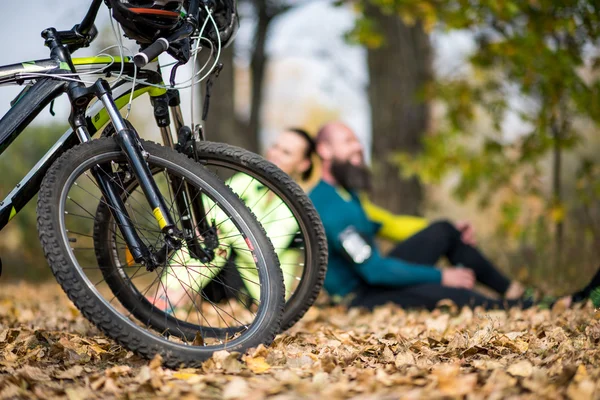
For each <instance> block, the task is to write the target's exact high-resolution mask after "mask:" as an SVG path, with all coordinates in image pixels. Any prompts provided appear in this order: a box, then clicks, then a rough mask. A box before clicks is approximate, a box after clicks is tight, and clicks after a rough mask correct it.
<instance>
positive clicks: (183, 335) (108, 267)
mask: <svg viewBox="0 0 600 400" xmlns="http://www.w3.org/2000/svg"><path fill="white" fill-rule="evenodd" d="M101 5H102V0H93V1H92V4H91V6H90V9H89V10H88V12H87V14H86V16H85V18H84V19H83V21H82V22H81V23H80V24H78V25H76V26H75V27H73V29H71V30H69V31H57V30H56V29H54V28H48V29H46V30H44V31H43V32H42V37H43V38H44V40H45V44H46V46H47V47H49V49H50V58H49V59H46V60H40V61H35V62H26V63H21V64H15V65H9V66H3V67H0V84H15V83H16V84H26V86H25V89H24V90H23V91H22V92H21V93H20V94H19V96H18V97H17V98H16V99H15V101H14V102H13V104H12V108H11V109H10V110H9V111H8V112H7V113H6V115H5V116H4V117H3V118H2V119H1V120H0V153H3V152H4V151H5V150H6V149H7V148H8V147H9V146H10V144H11V143H12V142H13V141H14V140H15V139H16V137H17V136H18V135H19V134H20V133H21V132H22V131H23V130H24V129H25V127H26V126H28V125H29V124H30V123H31V121H33V119H34V118H35V117H36V116H37V115H38V114H39V113H40V112H41V110H43V109H44V108H45V107H46V106H48V105H49V104H50V103H51V102H52V101H53V100H54V99H55V98H57V97H58V96H60V95H62V94H65V93H66V94H67V95H68V97H69V100H70V103H71V115H70V117H69V124H70V126H71V129H69V130H68V131H67V132H66V133H65V134H64V135H63V136H62V137H61V138H60V139H59V140H58V141H57V142H56V144H55V145H54V146H52V148H51V149H50V150H49V151H48V153H47V154H46V155H45V156H44V157H43V158H42V159H41V160H39V162H38V163H37V164H36V165H35V166H34V168H33V169H32V170H31V171H30V172H29V173H28V174H27V175H26V176H25V177H24V178H23V180H22V181H21V182H20V183H19V184H18V185H17V186H16V187H15V188H14V189H13V190H12V191H11V192H10V193H9V194H8V196H7V197H6V199H5V200H4V201H2V202H1V203H0V229H1V228H3V227H4V226H5V225H6V224H7V223H8V222H9V220H10V219H12V218H13V217H14V216H15V215H16V214H17V213H18V211H19V210H21V209H22V208H23V207H24V206H25V204H27V203H28V202H29V201H30V200H31V199H32V198H33V197H34V196H35V194H36V193H37V192H38V191H39V196H38V204H37V213H38V231H39V237H40V241H41V244H42V248H43V250H44V254H45V256H46V259H47V260H48V263H49V265H50V267H51V269H52V272H53V274H54V275H55V277H56V279H57V281H58V282H59V284H60V285H61V287H62V288H63V290H64V291H65V292H66V294H67V295H68V297H69V298H70V299H71V301H72V302H73V303H74V304H75V306H76V307H77V308H79V309H80V310H81V312H82V314H83V315H84V316H85V317H86V318H87V319H88V320H90V321H91V322H92V323H93V324H95V325H96V326H97V327H98V328H99V329H100V330H102V331H103V332H104V333H106V334H107V335H108V336H110V337H111V338H113V339H115V340H116V341H117V342H119V343H120V344H122V345H123V346H125V347H127V348H128V349H131V350H133V351H135V352H137V353H138V354H141V355H143V356H145V357H153V356H154V355H155V354H161V355H162V356H163V359H164V362H165V365H167V366H170V367H176V366H179V365H198V364H199V363H200V362H201V361H202V360H204V359H206V358H208V357H210V356H211V355H212V354H213V353H214V351H216V350H220V349H228V350H230V351H244V350H245V349H248V348H250V347H254V346H257V345H258V344H261V343H267V344H268V343H270V342H271V341H272V340H273V338H274V336H275V334H276V333H277V332H278V329H279V327H280V321H281V316H282V311H283V306H284V290H283V284H282V282H283V276H282V271H281V268H280V266H279V263H278V259H277V256H276V254H275V251H274V248H273V245H272V243H271V242H270V241H269V239H268V238H267V236H266V234H265V232H264V229H263V228H262V226H261V225H260V223H259V222H258V221H257V220H256V219H255V218H254V216H253V215H252V212H251V211H250V210H249V209H248V208H247V207H246V206H245V204H244V203H243V202H242V201H241V200H240V198H239V197H238V196H237V195H236V194H235V193H233V191H232V190H231V189H230V188H229V187H228V186H227V185H225V184H224V183H223V181H222V180H221V179H220V178H219V177H217V176H216V175H214V174H213V173H211V172H210V171H209V170H207V169H206V168H205V167H204V166H202V165H201V163H199V162H196V161H195V160H192V159H190V158H189V157H187V156H186V155H184V154H182V153H180V152H177V151H175V150H174V149H172V148H169V147H165V146H159V145H156V144H154V143H150V142H146V141H144V140H142V139H141V138H140V137H139V135H138V133H137V131H136V130H135V129H134V128H133V126H132V125H131V124H129V123H128V121H127V120H126V119H125V118H123V116H122V115H121V114H120V112H119V108H121V107H122V106H123V105H124V104H125V103H126V101H125V100H124V98H123V97H122V96H121V95H120V93H119V90H120V87H119V82H116V84H113V85H112V87H111V85H110V84H109V82H108V80H107V79H104V78H99V79H97V80H95V81H94V82H93V83H92V84H91V85H86V84H85V83H84V82H83V80H82V77H84V76H92V75H93V74H88V73H87V72H85V71H84V70H85V67H84V65H85V64H86V63H87V62H89V61H90V60H85V59H84V60H77V59H72V58H71V53H73V52H74V51H76V50H78V49H79V48H81V47H85V46H88V45H89V44H90V43H91V42H92V41H93V40H94V38H95V37H96V35H97V30H96V29H95V27H94V21H95V18H96V16H97V13H98V10H99V8H100V6H101ZM199 10H200V5H199V2H198V1H194V0H192V1H190V6H189V8H188V15H187V16H185V17H184V18H183V19H182V22H181V29H185V30H186V31H189V32H193V31H195V30H196V29H197V28H196V25H197V24H196V21H195V20H194V19H195V16H196V15H198V14H199ZM207 11H209V10H208V8H207ZM153 49H154V50H153ZM146 50H147V52H146V53H145V54H148V55H151V53H150V52H152V51H154V52H157V50H156V46H154V47H152V46H150V47H148V48H147V49H146ZM156 55H158V54H156ZM153 58H154V57H150V59H153ZM95 61H98V60H95ZM95 61H94V62H95ZM76 66H77V67H76ZM78 66H81V67H82V68H78ZM132 66H133V65H131V67H132ZM124 68H130V66H125V67H124ZM132 73H133V74H134V75H135V74H136V72H135V70H134V71H132ZM143 75H144V73H143V72H142V71H140V77H141V78H143ZM147 78H148V79H152V76H150V75H148V77H147ZM140 92H150V93H151V95H152V94H154V95H156V96H157V97H160V96H162V95H164V94H165V93H166V91H165V90H164V89H161V88H159V87H154V86H146V87H144V88H143V89H142V90H138V91H136V93H137V94H140ZM105 123H109V124H110V125H109V126H110V127H111V129H112V134H110V135H108V134H107V135H104V136H105V137H101V138H98V139H95V140H92V136H93V135H94V134H95V133H96V131H97V127H99V126H102V125H103V124H105ZM97 213H100V214H102V215H103V218H104V219H103V220H102V221H104V222H103V223H99V222H98V218H97V217H96V214H97ZM107 249H108V250H110V251H111V255H112V256H114V257H117V258H118V257H123V258H120V260H122V261H123V264H121V267H119V268H116V269H115V264H114V263H113V264H110V263H108V264H103V263H102V260H103V257H105V256H106V254H107ZM234 249H235V250H236V251H237V252H242V253H245V254H248V255H249V257H246V258H245V264H244V265H243V267H241V268H240V269H241V271H242V277H243V278H244V279H246V281H245V284H246V286H251V287H252V292H253V295H252V296H246V300H245V302H244V304H242V303H241V302H239V301H235V299H233V300H232V299H225V300H223V301H218V302H217V301H212V300H210V299H209V298H207V297H206V296H205V295H204V294H203V293H202V291H201V290H198V288H195V284H192V282H195V281H196V279H200V280H201V281H208V280H213V278H214V277H215V276H217V274H218V272H219V271H220V270H221V269H222V266H223V265H224V264H225V263H226V262H227V261H228V260H229V258H230V257H229V255H230V254H231V253H232V252H233V250H234ZM181 258H185V259H186V260H193V262H194V264H195V265H194V266H193V267H186V266H185V265H184V264H183V263H181V262H180V263H178V260H180V259H181ZM177 268H179V269H182V270H185V271H186V272H185V274H187V276H188V278H187V279H185V280H182V279H181V278H180V277H179V274H176V273H175V272H174V271H176V270H177ZM165 276H166V278H165ZM126 277H128V278H126ZM134 278H135V279H136V280H137V284H134ZM173 280H176V281H177V283H178V284H180V285H181V284H184V283H185V284H187V285H188V289H189V292H187V291H186V293H185V294H184V295H183V296H184V297H186V309H185V310H177V311H174V312H165V308H163V307H159V306H158V305H157V300H158V298H159V297H160V295H161V293H162V292H161V289H160V288H157V287H156V286H157V283H158V285H159V286H160V285H163V286H166V285H169V284H170V282H171V281H173ZM180 300H181V299H180ZM166 301H167V302H169V303H170V300H169V299H166ZM174 306H176V304H169V307H170V310H174V309H175V308H176V307H174Z"/></svg>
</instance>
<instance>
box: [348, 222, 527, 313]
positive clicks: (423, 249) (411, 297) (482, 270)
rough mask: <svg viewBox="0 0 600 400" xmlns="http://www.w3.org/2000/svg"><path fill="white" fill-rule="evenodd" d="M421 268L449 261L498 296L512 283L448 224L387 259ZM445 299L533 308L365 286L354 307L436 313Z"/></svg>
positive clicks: (450, 293)
mask: <svg viewBox="0 0 600 400" xmlns="http://www.w3.org/2000/svg"><path fill="white" fill-rule="evenodd" d="M388 257H393V258H398V259H401V260H404V261H408V262H413V263H418V264H430V265H433V264H435V263H436V262H437V261H438V260H439V259H440V258H442V257H446V258H447V259H448V261H450V263H451V264H452V265H453V266H458V265H462V266H464V267H466V268H470V269H472V270H473V271H474V272H475V277H476V279H477V281H478V282H479V283H482V284H484V285H486V286H488V287H490V288H491V289H493V290H494V291H496V292H498V293H499V294H501V295H502V294H504V293H505V292H506V290H507V289H508V287H509V285H510V280H509V279H508V278H507V277H506V276H504V275H503V274H502V273H501V272H500V271H498V269H497V268H496V267H495V266H494V265H493V264H492V263H491V262H490V261H488V260H487V259H486V258H485V257H484V256H483V255H482V254H481V253H480V252H479V250H477V249H476V248H474V247H472V246H469V245H467V244H465V243H463V241H462V240H461V232H460V231H459V230H458V229H456V227H454V225H452V224H451V223H449V222H446V221H440V222H436V223H433V224H431V225H430V226H428V227H427V228H425V229H423V230H422V231H420V232H418V233H416V234H415V235H413V236H411V237H410V238H408V239H406V240H405V241H403V242H401V243H399V244H398V245H397V246H396V247H395V248H394V249H393V250H392V251H391V252H390V254H389V255H388ZM443 299H450V300H452V301H453V302H454V303H456V305H457V306H459V307H462V306H465V305H467V306H472V307H475V306H483V307H486V308H510V307H512V306H514V305H521V306H523V307H528V306H531V303H530V302H523V301H521V300H504V299H500V300H498V299H491V298H489V297H486V296H483V295H481V294H479V293H477V292H475V291H473V290H469V289H459V288H452V287H445V286H442V285H441V284H433V283H427V284H420V285H412V286H406V287H400V288H390V287H382V286H370V285H367V284H366V283H365V284H364V285H363V286H362V287H361V288H360V289H359V290H358V292H357V295H356V297H355V298H354V299H353V301H352V303H351V306H355V307H366V308H369V309H372V308H373V307H375V306H378V305H382V304H386V303H389V302H392V303H396V304H398V305H400V306H402V307H404V308H426V309H433V308H435V306H436V304H437V303H438V302H439V301H440V300H443Z"/></svg>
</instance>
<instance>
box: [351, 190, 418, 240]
mask: <svg viewBox="0 0 600 400" xmlns="http://www.w3.org/2000/svg"><path fill="white" fill-rule="evenodd" d="M360 200H361V204H362V206H363V209H364V210H365V213H366V214H367V217H368V218H369V219H370V220H371V221H373V222H378V223H380V224H381V228H380V229H379V231H378V232H377V236H379V237H382V238H384V239H389V240H393V241H396V242H399V241H402V240H404V239H406V238H408V237H410V236H412V235H414V234H415V233H417V232H419V231H420V230H422V229H424V228H426V227H427V225H428V224H429V222H428V221H427V220H426V219H425V218H421V217H413V216H409V215H395V214H393V213H391V212H389V211H388V210H386V209H384V208H381V207H378V206H376V205H375V204H373V203H371V202H370V201H369V199H368V198H367V197H366V196H361V198H360Z"/></svg>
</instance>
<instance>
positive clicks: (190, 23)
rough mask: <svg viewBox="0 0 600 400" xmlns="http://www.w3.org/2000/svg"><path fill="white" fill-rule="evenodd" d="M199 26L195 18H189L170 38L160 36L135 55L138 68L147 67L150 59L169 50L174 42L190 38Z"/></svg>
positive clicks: (134, 58) (134, 59)
mask: <svg viewBox="0 0 600 400" xmlns="http://www.w3.org/2000/svg"><path fill="white" fill-rule="evenodd" d="M197 26H198V24H197V22H196V19H195V18H192V17H190V18H188V19H187V20H186V21H185V22H184V23H183V25H182V26H181V27H180V28H179V29H177V30H176V31H175V32H173V33H172V34H171V35H170V36H169V37H168V38H158V39H157V40H156V41H155V42H154V43H152V44H151V45H150V46H148V47H146V48H145V49H143V50H142V51H140V52H139V53H137V54H136V55H135V56H134V57H133V62H134V63H135V65H136V66H137V67H138V68H143V67H145V66H146V64H148V63H149V62H150V61H152V60H154V59H155V58H156V57H158V56H159V55H161V54H162V53H164V52H165V51H167V50H168V49H169V47H171V44H172V43H175V42H177V41H179V40H181V39H186V38H189V37H190V36H191V35H192V34H193V33H194V31H195V30H196V27H197ZM186 61H187V59H186Z"/></svg>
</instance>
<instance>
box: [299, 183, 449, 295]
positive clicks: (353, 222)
mask: <svg viewBox="0 0 600 400" xmlns="http://www.w3.org/2000/svg"><path fill="white" fill-rule="evenodd" d="M343 195H345V196H343ZM310 198H311V200H312V202H313V204H314V205H315V208H316V209H317V211H318V212H319V215H320V217H321V220H322V221H323V226H324V227H325V233H326V235H327V243H328V245H329V264H328V267H327V275H326V276H325V290H327V292H328V293H329V294H330V295H332V296H345V295H347V294H349V293H353V292H356V291H357V290H358V289H359V288H360V287H361V286H364V285H371V286H387V287H401V286H409V285H415V284H419V283H440V282H441V272H440V271H439V270H438V269H436V268H435V267H434V266H433V265H420V264H413V263H409V262H405V261H402V260H398V259H396V258H389V257H384V256H382V255H381V254H380V253H379V251H378V250H377V247H376V246H375V236H376V235H377V233H378V232H379V230H380V229H381V224H379V223H375V222H372V221H371V220H369V218H368V217H367V214H366V213H365V210H364V209H363V206H362V204H361V201H360V199H359V197H358V195H357V194H356V193H348V192H345V191H343V190H337V189H336V188H335V187H333V186H331V185H330V184H328V183H327V182H325V181H320V182H319V183H318V184H317V185H316V186H315V187H314V188H313V190H312V191H311V192H310ZM349 226H353V227H354V229H355V230H356V231H358V232H359V233H360V234H361V235H362V236H363V237H365V238H366V240H367V241H368V242H369V244H370V245H371V247H372V255H371V257H370V258H369V259H368V260H366V261H365V262H363V263H362V264H356V263H353V262H351V261H349V260H348V259H347V258H345V257H344V256H343V248H342V245H341V241H340V239H339V235H340V233H341V232H343V231H344V230H345V229H346V228H348V227H349Z"/></svg>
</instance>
